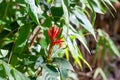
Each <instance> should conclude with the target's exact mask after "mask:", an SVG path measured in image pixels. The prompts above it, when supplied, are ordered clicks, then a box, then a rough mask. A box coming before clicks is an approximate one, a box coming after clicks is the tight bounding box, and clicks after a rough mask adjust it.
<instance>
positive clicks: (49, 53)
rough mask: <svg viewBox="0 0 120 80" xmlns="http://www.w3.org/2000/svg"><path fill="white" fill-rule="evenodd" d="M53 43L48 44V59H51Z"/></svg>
mask: <svg viewBox="0 0 120 80" xmlns="http://www.w3.org/2000/svg"><path fill="white" fill-rule="evenodd" d="M53 47H54V46H53V44H52V43H51V44H50V47H49V51H48V60H51V57H52V51H53Z"/></svg>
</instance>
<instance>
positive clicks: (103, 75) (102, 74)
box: [93, 68, 107, 80]
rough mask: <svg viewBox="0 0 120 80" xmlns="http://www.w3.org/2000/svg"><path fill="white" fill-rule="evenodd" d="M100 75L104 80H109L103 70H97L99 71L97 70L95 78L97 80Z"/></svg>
mask: <svg viewBox="0 0 120 80" xmlns="http://www.w3.org/2000/svg"><path fill="white" fill-rule="evenodd" d="M99 74H100V75H101V76H102V78H103V80H107V77H106V75H105V73H104V71H103V70H102V69H101V68H97V69H96V70H95V73H94V75H93V78H94V79H96V78H97V76H98V75H99Z"/></svg>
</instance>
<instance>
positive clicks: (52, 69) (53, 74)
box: [42, 64, 59, 77]
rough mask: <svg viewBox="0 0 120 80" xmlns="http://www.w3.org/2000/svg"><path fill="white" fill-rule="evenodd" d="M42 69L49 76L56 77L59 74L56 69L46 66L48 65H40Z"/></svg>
mask: <svg viewBox="0 0 120 80" xmlns="http://www.w3.org/2000/svg"><path fill="white" fill-rule="evenodd" d="M42 67H43V69H44V70H45V71H46V72H48V73H49V74H51V76H54V77H58V75H59V74H58V70H57V69H56V67H54V66H52V65H48V64H42Z"/></svg>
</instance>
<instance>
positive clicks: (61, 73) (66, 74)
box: [60, 68, 68, 80]
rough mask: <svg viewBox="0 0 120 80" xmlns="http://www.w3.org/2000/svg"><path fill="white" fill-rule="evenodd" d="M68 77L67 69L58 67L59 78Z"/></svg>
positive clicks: (64, 79) (63, 79)
mask: <svg viewBox="0 0 120 80" xmlns="http://www.w3.org/2000/svg"><path fill="white" fill-rule="evenodd" d="M67 77H68V70H66V69H61V68H60V79H61V80H66V79H67Z"/></svg>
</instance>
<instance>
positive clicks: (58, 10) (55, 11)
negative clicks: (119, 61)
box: [51, 6, 63, 21]
mask: <svg viewBox="0 0 120 80" xmlns="http://www.w3.org/2000/svg"><path fill="white" fill-rule="evenodd" d="M51 13H52V16H53V17H54V19H55V20H54V21H59V20H60V18H61V17H62V16H63V8H62V7H54V6H53V7H51Z"/></svg>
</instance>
